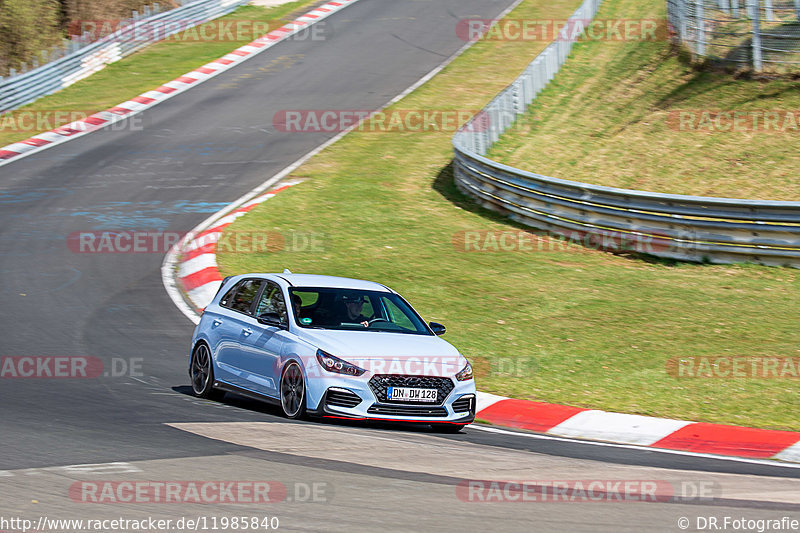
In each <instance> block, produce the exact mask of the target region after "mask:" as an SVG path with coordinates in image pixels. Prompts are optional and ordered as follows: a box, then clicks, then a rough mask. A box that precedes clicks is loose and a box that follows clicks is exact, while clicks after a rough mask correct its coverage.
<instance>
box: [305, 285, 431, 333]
mask: <svg viewBox="0 0 800 533" xmlns="http://www.w3.org/2000/svg"><path fill="white" fill-rule="evenodd" d="M290 293H291V295H292V309H293V312H294V317H295V320H296V321H297V323H298V324H299V325H300V327H304V328H319V329H337V330H353V331H391V332H394V333H411V334H415V335H431V332H430V330H429V329H428V327H427V326H426V325H425V323H424V322H423V321H422V319H421V318H420V317H419V315H417V313H416V312H414V310H413V309H411V306H410V305H408V303H406V301H405V300H403V298H401V297H400V296H398V295H397V294H394V293H391V292H381V291H364V290H355V289H339V288H332V287H294V288H292V289H290Z"/></svg>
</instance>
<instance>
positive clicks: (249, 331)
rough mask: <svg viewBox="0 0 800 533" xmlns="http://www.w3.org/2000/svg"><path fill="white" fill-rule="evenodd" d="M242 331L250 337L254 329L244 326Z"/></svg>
mask: <svg viewBox="0 0 800 533" xmlns="http://www.w3.org/2000/svg"><path fill="white" fill-rule="evenodd" d="M242 333H243V334H244V336H245V337H249V336H250V335H252V334H253V330H252V329H249V328H244V329H242Z"/></svg>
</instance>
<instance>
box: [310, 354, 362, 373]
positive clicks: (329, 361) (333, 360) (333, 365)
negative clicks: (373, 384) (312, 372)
mask: <svg viewBox="0 0 800 533" xmlns="http://www.w3.org/2000/svg"><path fill="white" fill-rule="evenodd" d="M317 361H319V364H320V365H322V368H324V369H325V370H327V371H328V372H333V373H335V374H346V375H348V376H360V375H361V374H363V373H364V372H366V370H364V369H363V368H359V367H357V366H356V365H354V364H352V363H348V362H347V361H345V360H344V359H339V358H338V357H336V356H335V355H331V354H329V353H327V352H323V351H322V350H317Z"/></svg>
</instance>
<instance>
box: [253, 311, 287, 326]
mask: <svg viewBox="0 0 800 533" xmlns="http://www.w3.org/2000/svg"><path fill="white" fill-rule="evenodd" d="M256 320H258V323H259V324H264V325H265V326H275V327H276V328H283V327H286V325H285V324H284V323H283V322H282V321H281V315H279V314H278V313H273V312H270V313H263V314H261V315H258V318H256Z"/></svg>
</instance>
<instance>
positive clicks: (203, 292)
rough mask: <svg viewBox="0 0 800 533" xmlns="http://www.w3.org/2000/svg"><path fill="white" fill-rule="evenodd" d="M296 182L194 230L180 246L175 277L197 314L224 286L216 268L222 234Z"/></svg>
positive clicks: (250, 201)
mask: <svg viewBox="0 0 800 533" xmlns="http://www.w3.org/2000/svg"><path fill="white" fill-rule="evenodd" d="M297 183H299V182H298V181H288V182H284V183H283V185H281V186H280V187H278V188H276V189H273V190H271V191H269V192H267V193H266V194H262V195H260V196H256V197H255V198H253V199H252V200H248V201H246V202H244V203H242V204H241V205H240V206H239V207H237V208H235V209H234V210H232V211H230V212H229V213H227V214H225V215H224V216H222V217H221V218H218V219H216V220H215V221H213V222H211V223H210V224H208V225H207V228H206V229H199V230H198V229H197V228H195V230H193V231H191V232H190V233H189V235H188V236H187V237H185V238H184V239H183V241H182V242H181V243H180V244H179V246H180V248H179V251H178V253H180V263H179V264H178V271H177V275H176V277H177V279H178V286H179V288H180V289H181V291H182V292H183V294H184V295H185V296H186V299H187V300H189V302H190V303H191V305H192V306H193V308H194V310H195V311H198V312H199V311H202V310H203V309H205V307H206V306H207V305H208V304H209V303H211V300H212V299H214V295H215V294H217V291H218V290H219V287H220V285H221V284H222V275H221V274H220V273H219V267H218V266H217V242H218V241H219V238H220V235H222V231H223V230H224V229H225V228H226V227H228V226H229V225H230V224H231V223H233V221H234V220H236V219H237V218H239V217H241V216H243V215H245V214H246V213H247V212H248V211H250V210H251V209H253V208H254V207H255V206H257V205H259V204H261V203H262V202H265V201H267V200H269V199H270V198H272V197H274V196H275V195H276V194H278V193H279V192H281V191H283V190H286V189H288V188H289V187H291V186H292V185H296V184H297Z"/></svg>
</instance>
